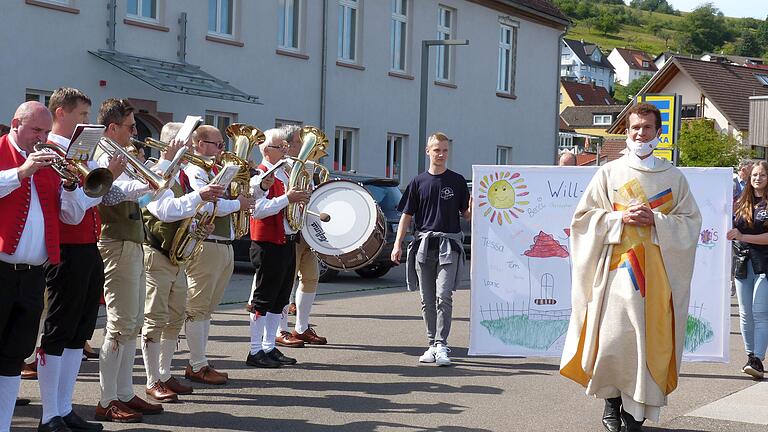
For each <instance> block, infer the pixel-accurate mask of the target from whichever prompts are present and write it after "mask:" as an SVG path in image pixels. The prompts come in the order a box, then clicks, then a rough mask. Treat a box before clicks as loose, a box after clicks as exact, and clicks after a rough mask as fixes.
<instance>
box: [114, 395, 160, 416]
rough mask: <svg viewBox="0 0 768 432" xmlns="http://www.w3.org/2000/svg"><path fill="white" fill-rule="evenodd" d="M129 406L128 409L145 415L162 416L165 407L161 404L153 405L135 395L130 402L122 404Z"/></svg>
mask: <svg viewBox="0 0 768 432" xmlns="http://www.w3.org/2000/svg"><path fill="white" fill-rule="evenodd" d="M122 403H124V404H125V405H127V406H128V408H130V409H132V410H134V411H137V412H140V413H142V414H144V415H153V414H161V413H162V412H163V406H162V405H160V404H153V403H149V402H147V401H145V400H144V399H142V398H140V397H138V396H136V395H134V396H133V398H132V399H131V400H129V401H128V402H122Z"/></svg>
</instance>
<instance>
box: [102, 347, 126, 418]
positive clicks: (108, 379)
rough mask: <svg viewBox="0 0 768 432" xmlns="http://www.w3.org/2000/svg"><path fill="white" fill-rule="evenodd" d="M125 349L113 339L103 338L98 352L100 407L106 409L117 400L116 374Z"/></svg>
mask: <svg viewBox="0 0 768 432" xmlns="http://www.w3.org/2000/svg"><path fill="white" fill-rule="evenodd" d="M124 349H125V347H124V346H123V345H121V344H118V343H117V342H116V341H115V340H114V339H110V338H104V343H103V344H101V350H99V384H100V385H101V401H100V404H101V407H102V408H106V407H107V405H109V403H110V402H112V401H113V400H115V399H117V373H118V371H119V370H120V360H121V358H122V355H123V350H124Z"/></svg>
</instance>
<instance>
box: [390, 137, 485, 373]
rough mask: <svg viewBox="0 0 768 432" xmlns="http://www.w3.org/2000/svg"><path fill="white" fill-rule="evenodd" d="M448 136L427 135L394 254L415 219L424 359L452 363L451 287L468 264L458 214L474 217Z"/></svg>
mask: <svg viewBox="0 0 768 432" xmlns="http://www.w3.org/2000/svg"><path fill="white" fill-rule="evenodd" d="M449 145H450V140H449V138H448V137H447V136H445V134H442V133H440V132H437V133H435V134H432V135H430V137H429V138H428V139H427V147H426V149H425V152H426V153H427V156H429V170H428V171H427V172H423V173H421V174H419V175H418V176H416V177H415V178H414V179H413V180H411V182H410V183H409V184H408V187H407V188H406V190H405V193H404V194H403V197H402V198H401V199H400V204H398V206H397V210H398V211H401V212H403V214H402V216H401V217H400V224H399V226H398V229H397V238H396V239H395V244H394V246H393V248H392V255H391V257H390V258H391V259H392V262H393V263H395V265H398V264H400V257H401V255H402V249H401V246H400V245H401V243H402V241H403V238H404V237H405V233H406V231H407V230H408V227H410V225H411V221H412V220H413V221H414V234H413V236H414V240H413V241H412V242H411V244H410V245H408V252H407V253H408V255H407V263H406V284H407V285H408V290H409V291H414V290H416V289H418V290H419V292H420V293H421V310H422V316H423V318H424V324H426V326H427V340H428V341H429V347H428V348H427V350H426V351H425V352H424V354H422V355H421V357H419V362H421V363H435V364H437V365H438V366H450V364H451V359H450V357H448V352H449V351H450V350H449V349H448V334H449V333H450V331H451V316H452V313H453V299H452V297H453V291H454V290H455V289H456V286H457V285H458V281H459V277H460V276H461V270H462V267H463V265H464V248H462V246H461V244H462V239H463V234H462V233H461V225H460V224H459V215H461V216H463V217H464V218H465V219H467V220H470V219H471V217H472V210H471V207H472V205H471V200H470V197H469V189H468V188H467V181H466V179H464V177H463V176H462V175H461V174H459V173H456V172H453V171H451V170H449V169H448V167H447V164H448V155H449Z"/></svg>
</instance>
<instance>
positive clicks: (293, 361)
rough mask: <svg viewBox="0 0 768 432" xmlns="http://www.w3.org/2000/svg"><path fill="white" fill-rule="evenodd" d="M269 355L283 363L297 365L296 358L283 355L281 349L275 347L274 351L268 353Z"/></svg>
mask: <svg viewBox="0 0 768 432" xmlns="http://www.w3.org/2000/svg"><path fill="white" fill-rule="evenodd" d="M267 357H269V358H271V359H272V360H274V361H276V362H278V363H280V364H282V365H295V364H296V359H295V358H291V357H286V356H285V355H283V353H281V352H280V350H279V349H277V348H273V349H272V351H270V352H268V353H267Z"/></svg>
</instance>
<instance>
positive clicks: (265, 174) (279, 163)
mask: <svg viewBox="0 0 768 432" xmlns="http://www.w3.org/2000/svg"><path fill="white" fill-rule="evenodd" d="M283 165H290V163H289V161H288V159H280V160H279V161H277V163H276V164H274V165H273V166H272V168H270V169H268V170H266V171H264V172H263V173H260V174H257V175H256V179H257V180H256V183H257V184H258V183H261V182H262V180H264V179H265V178H267V177H268V176H269V175H270V174H272V173H274V172H275V171H277V170H278V168H280V167H282V166H283Z"/></svg>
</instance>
